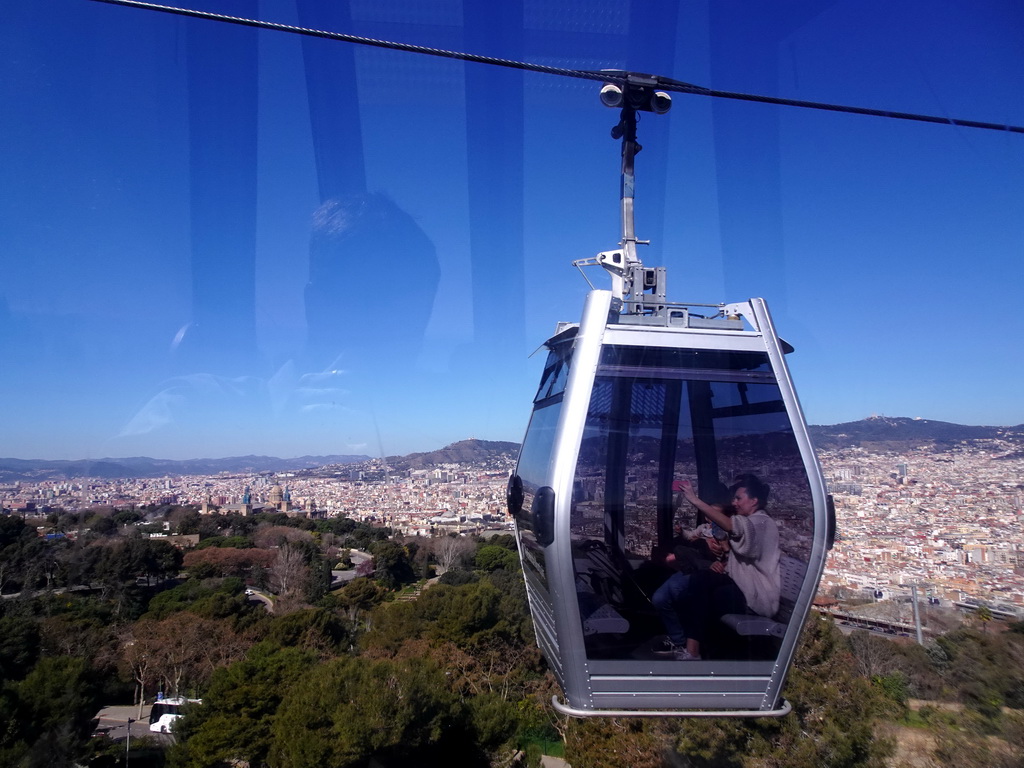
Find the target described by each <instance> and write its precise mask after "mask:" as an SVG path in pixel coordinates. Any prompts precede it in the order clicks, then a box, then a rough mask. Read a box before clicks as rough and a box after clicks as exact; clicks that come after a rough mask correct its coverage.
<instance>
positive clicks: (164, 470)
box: [0, 455, 370, 483]
mask: <svg viewBox="0 0 1024 768" xmlns="http://www.w3.org/2000/svg"><path fill="white" fill-rule="evenodd" d="M369 458H370V457H369V456H363V455H357V456H349V455H343V456H300V457H299V458H296V459H279V458H277V457H276V456H232V457H230V458H226V459H187V460H184V461H174V460H171V459H151V458H149V457H148V456H135V457H132V458H126V459H79V460H77V461H48V460H44V459H0V483H10V482H15V481H19V480H20V481H23V482H39V481H42V480H66V479H69V478H73V477H95V478H102V479H105V480H115V479H117V478H121V477H123V478H146V477H164V476H166V475H216V474H217V473H219V472H232V473H234V472H294V471H297V470H301V469H312V468H314V467H321V466H324V465H325V464H355V463H358V462H360V461H367V460H368V459H369Z"/></svg>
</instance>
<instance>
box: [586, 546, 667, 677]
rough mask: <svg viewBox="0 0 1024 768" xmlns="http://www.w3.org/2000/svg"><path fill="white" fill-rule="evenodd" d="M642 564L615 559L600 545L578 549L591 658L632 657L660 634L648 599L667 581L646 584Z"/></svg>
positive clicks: (607, 549)
mask: <svg viewBox="0 0 1024 768" xmlns="http://www.w3.org/2000/svg"><path fill="white" fill-rule="evenodd" d="M644 562H645V561H643V560H637V561H631V560H626V559H625V558H615V557H613V556H612V554H611V552H610V551H609V548H608V547H607V545H605V544H604V543H603V542H600V541H596V540H590V541H585V542H582V543H578V544H577V545H576V546H574V558H573V563H574V567H575V572H576V597H577V600H578V604H579V609H580V619H581V621H582V622H583V636H584V642H585V643H586V645H587V650H588V653H589V654H590V656H591V657H592V658H602V657H609V658H620V657H621V656H622V655H623V653H625V654H626V655H627V656H630V655H633V651H634V650H635V649H636V648H637V646H639V645H641V644H644V645H646V644H647V641H649V639H650V638H651V637H652V636H653V635H654V634H656V633H658V632H660V631H661V629H660V627H661V624H660V621H659V620H658V618H657V615H656V612H655V611H654V608H653V606H652V605H651V601H650V597H649V594H651V593H653V590H654V589H655V588H657V586H658V584H660V583H661V581H662V580H663V579H664V577H665V575H664V574H659V575H658V576H656V577H654V581H653V582H652V583H651V584H646V583H642V582H645V578H644V577H645V574H644V573H643V568H642V564H643V563H644ZM637 566H641V568H640V570H637Z"/></svg>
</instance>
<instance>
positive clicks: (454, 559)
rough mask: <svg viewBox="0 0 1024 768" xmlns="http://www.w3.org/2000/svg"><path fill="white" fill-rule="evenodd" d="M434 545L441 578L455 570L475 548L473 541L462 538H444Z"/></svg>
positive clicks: (437, 540)
mask: <svg viewBox="0 0 1024 768" xmlns="http://www.w3.org/2000/svg"><path fill="white" fill-rule="evenodd" d="M433 545H434V559H435V560H437V570H438V575H439V576H440V575H443V574H445V573H447V572H448V571H449V570H451V569H452V568H454V567H455V566H456V565H457V564H458V563H459V562H460V561H461V560H462V559H463V558H465V557H466V556H467V555H468V554H469V553H470V552H471V551H472V550H473V549H474V546H475V545H474V544H473V542H472V541H470V540H469V539H466V538H462V537H460V536H442V537H441V538H438V539H434V541H433Z"/></svg>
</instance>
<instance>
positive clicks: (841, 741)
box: [570, 612, 894, 768]
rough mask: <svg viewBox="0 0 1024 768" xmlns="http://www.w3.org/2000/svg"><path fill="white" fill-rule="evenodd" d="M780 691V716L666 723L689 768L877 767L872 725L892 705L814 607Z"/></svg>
mask: <svg viewBox="0 0 1024 768" xmlns="http://www.w3.org/2000/svg"><path fill="white" fill-rule="evenodd" d="M784 695H785V697H786V698H787V699H788V700H789V701H790V703H791V704H792V705H793V711H792V712H791V713H790V714H789V715H787V716H786V717H782V718H763V719H759V720H751V721H737V720H705V719H703V718H698V719H695V720H682V721H681V722H679V723H678V724H666V725H670V726H671V727H673V728H674V729H675V733H674V737H675V743H676V751H677V752H678V753H680V754H681V755H683V756H685V759H686V760H687V761H688V762H689V763H690V765H691V766H694V768H704V767H710V766H719V765H721V766H736V767H737V768H741V767H742V768H748V767H751V768H752V767H753V766H764V765H778V766H783V765H785V766H793V767H794V768H803V767H804V766H806V768H812V767H813V768H817V767H818V766H822V765H828V766H833V767H834V768H854V766H864V767H865V768H868V767H871V768H874V767H877V768H882V766H884V764H885V759H886V757H887V756H888V755H889V754H890V753H891V751H892V744H891V743H890V742H888V741H887V740H886V739H882V738H876V734H875V724H876V720H877V719H878V716H879V715H881V714H883V713H889V714H890V715H892V714H893V712H894V710H893V705H892V703H891V702H889V701H888V700H887V699H886V697H885V695H884V693H883V692H882V691H881V690H880V689H878V688H876V687H874V686H872V685H871V683H870V682H869V681H868V680H866V679H864V678H862V677H858V676H857V675H856V674H855V672H854V669H853V659H852V658H851V656H850V653H849V651H847V650H846V647H845V643H844V641H843V638H842V635H841V634H840V633H839V631H838V630H837V629H836V627H835V625H834V624H833V623H832V622H831V621H828V620H826V619H825V618H824V617H821V616H819V615H818V614H816V613H813V612H812V613H811V615H810V616H809V617H808V619H807V623H806V624H805V625H804V631H803V636H802V638H801V642H800V645H799V647H798V648H797V653H796V659H795V662H794V665H793V669H792V670H791V671H790V675H789V680H788V683H787V685H786V688H785V691H784ZM571 759H572V758H571V757H570V760H571ZM573 765H574V766H575V768H584V766H582V765H581V766H576V764H575V762H574V763H573Z"/></svg>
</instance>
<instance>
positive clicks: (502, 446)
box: [388, 439, 519, 469]
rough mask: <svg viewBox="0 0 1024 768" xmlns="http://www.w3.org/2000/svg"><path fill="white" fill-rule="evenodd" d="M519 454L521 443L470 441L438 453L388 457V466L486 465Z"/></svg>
mask: <svg viewBox="0 0 1024 768" xmlns="http://www.w3.org/2000/svg"><path fill="white" fill-rule="evenodd" d="M518 452H519V443H510V442H507V441H505V440H476V439H470V440H460V441H459V442H457V443H452V444H451V445H449V446H446V447H444V448H441V449H440V450H437V451H428V452H426V453H410V454H409V455H408V456H388V464H389V465H390V466H392V467H394V468H402V469H423V468H426V467H436V466H438V465H439V464H485V463H487V461H488V460H492V459H504V458H515V456H516V454H517V453H518Z"/></svg>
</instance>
